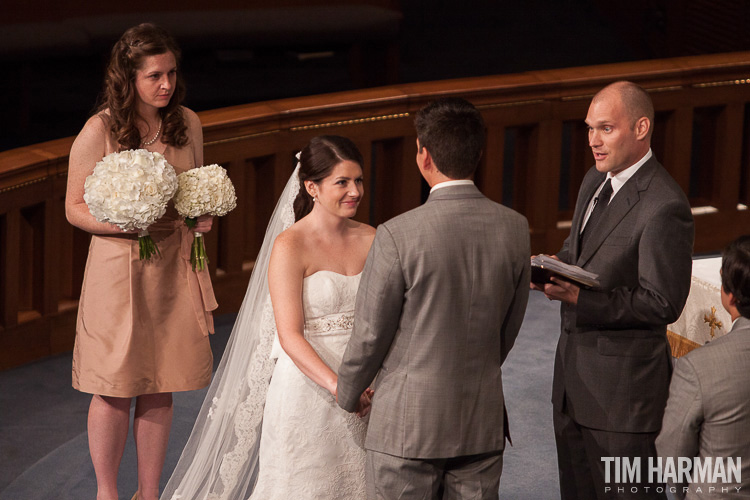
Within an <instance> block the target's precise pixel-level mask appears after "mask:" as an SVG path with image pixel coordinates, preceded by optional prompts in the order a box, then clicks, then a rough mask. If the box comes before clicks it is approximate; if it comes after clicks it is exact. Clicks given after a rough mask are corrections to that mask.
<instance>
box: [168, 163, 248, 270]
mask: <svg viewBox="0 0 750 500" xmlns="http://www.w3.org/2000/svg"><path fill="white" fill-rule="evenodd" d="M177 183H178V185H179V187H178V189H177V194H176V195H175V197H174V206H175V208H176V209H177V212H178V213H179V214H180V216H182V217H185V224H187V226H188V227H189V228H193V227H195V224H196V223H197V221H198V217H200V216H202V215H215V216H219V217H221V216H223V215H226V214H228V213H229V212H231V211H232V210H234V208H235V207H236V206H237V196H236V195H235V192H234V185H233V184H232V181H231V180H230V179H229V176H228V175H227V171H226V170H224V169H223V168H221V167H220V166H219V165H215V164H214V165H207V166H205V167H200V168H193V169H190V170H188V171H187V172H183V173H181V174H180V175H178V176H177ZM190 262H191V263H192V265H193V271H195V270H196V268H197V269H198V270H199V271H202V270H203V269H205V268H206V263H207V262H208V258H207V257H206V247H205V244H204V242H203V234H202V233H200V232H197V231H196V233H195V238H194V239H193V247H192V249H191V250H190Z"/></svg>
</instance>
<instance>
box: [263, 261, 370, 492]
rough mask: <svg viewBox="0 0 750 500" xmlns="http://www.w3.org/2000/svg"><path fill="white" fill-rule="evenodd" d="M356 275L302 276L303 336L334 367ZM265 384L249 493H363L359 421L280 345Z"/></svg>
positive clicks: (348, 322) (350, 316)
mask: <svg viewBox="0 0 750 500" xmlns="http://www.w3.org/2000/svg"><path fill="white" fill-rule="evenodd" d="M360 277H361V275H359V274H358V275H355V276H345V275H343V274H338V273H335V272H332V271H318V272H317V273H315V274H312V275H310V276H308V277H306V278H305V279H304V282H303V287H302V303H303V307H304V313H305V338H306V339H307V341H308V342H310V345H312V347H313V348H314V349H315V351H316V352H317V353H318V355H319V356H320V357H321V358H322V359H323V361H325V362H326V364H328V366H330V367H331V368H332V369H333V370H334V371H338V367H339V365H340V363H341V358H342V356H343V355H344V350H345V349H346V344H347V342H348V341H349V337H350V336H351V333H352V326H353V324H354V301H355V298H356V295H357V287H358V286H359V279H360ZM275 353H276V354H278V356H279V357H278V361H277V362H276V367H275V368H274V372H273V377H272V379H271V384H270V386H269V387H268V394H267V396H266V406H265V410H264V413H263V428H262V432H261V438H260V451H259V476H258V483H257V485H256V487H255V490H254V491H253V494H252V496H251V498H252V499H253V500H275V499H278V500H321V499H326V500H337V499H341V500H352V499H360V498H365V472H364V470H365V469H364V467H365V450H364V438H365V433H366V423H365V421H363V419H360V418H358V417H357V416H355V415H354V414H350V413H347V412H345V411H344V410H342V409H341V408H339V406H338V404H336V401H335V400H334V398H333V396H332V395H331V394H330V393H329V392H328V391H326V390H325V389H323V388H322V387H320V386H319V385H317V384H316V383H314V382H313V381H312V380H310V379H309V378H307V377H306V376H305V375H303V374H302V372H301V371H300V370H299V368H297V366H296V365H295V364H294V363H293V362H292V360H291V359H290V358H289V356H287V354H286V353H285V352H283V350H281V349H278V348H275Z"/></svg>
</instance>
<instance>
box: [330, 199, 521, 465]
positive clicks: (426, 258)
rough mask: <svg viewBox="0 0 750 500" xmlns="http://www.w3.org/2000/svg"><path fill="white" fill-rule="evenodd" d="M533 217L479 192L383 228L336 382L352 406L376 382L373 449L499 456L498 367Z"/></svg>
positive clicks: (512, 331)
mask: <svg viewBox="0 0 750 500" xmlns="http://www.w3.org/2000/svg"><path fill="white" fill-rule="evenodd" d="M529 252H530V250H529V227H528V222H527V221H526V218H525V217H523V216H522V215H520V214H518V213H516V212H514V211H513V210H511V209H509V208H506V207H503V206H502V205H499V204H497V203H494V202H492V201H490V200H488V199H487V198H486V197H485V196H484V195H482V194H481V193H480V191H479V190H478V189H477V188H476V187H475V186H473V185H459V186H451V187H444V188H441V189H437V190H435V191H434V192H432V193H431V194H430V196H429V198H428V200H427V201H426V202H425V204H424V205H422V206H421V207H418V208H416V209H414V210H411V211H409V212H407V213H405V214H402V215H400V216H398V217H396V218H394V219H392V220H390V221H388V222H386V223H385V224H382V225H381V226H380V227H378V230H377V233H376V236H375V241H374V242H373V245H372V248H371V250H370V254H369V255H368V257H367V263H366V264H365V268H364V271H363V276H362V280H361V282H360V286H359V292H358V294H357V302H356V309H355V313H354V331H353V333H352V337H351V340H350V341H349V345H348V347H347V349H346V352H345V354H344V358H343V361H342V363H341V367H340V368H339V378H338V399H339V404H340V405H341V406H342V407H343V408H345V409H347V410H349V411H352V410H353V409H354V408H355V405H356V403H357V399H358V397H359V395H360V394H361V393H362V391H363V390H364V389H365V388H367V387H368V386H370V384H371V383H372V382H373V379H374V378H375V375H376V374H377V375H378V376H377V382H376V383H375V385H374V387H373V388H374V390H375V396H374V399H373V403H372V412H371V414H370V422H369V427H368V431H367V440H366V447H367V449H369V450H373V451H377V452H381V453H386V454H389V455H393V456H398V457H404V458H450V457H458V456H465V455H473V454H478V453H485V452H490V451H497V450H502V449H503V447H504V433H505V426H504V400H503V387H502V373H501V368H500V367H501V365H502V363H503V361H504V360H505V358H506V356H507V355H508V352H509V351H510V349H511V347H513V343H514V342H515V339H516V336H517V334H518V330H519V328H520V327H521V322H522V321H523V316H524V311H525V309H526V302H527V300H528V294H529V255H530V253H529Z"/></svg>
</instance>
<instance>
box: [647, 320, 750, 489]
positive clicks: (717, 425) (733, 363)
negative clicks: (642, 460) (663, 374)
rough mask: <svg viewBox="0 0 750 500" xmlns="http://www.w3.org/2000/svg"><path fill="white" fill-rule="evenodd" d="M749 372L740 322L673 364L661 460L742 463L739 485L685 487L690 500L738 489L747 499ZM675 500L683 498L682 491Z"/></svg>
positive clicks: (747, 331)
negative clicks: (711, 459)
mask: <svg viewBox="0 0 750 500" xmlns="http://www.w3.org/2000/svg"><path fill="white" fill-rule="evenodd" d="M749 366H750V319H747V318H742V317H741V318H739V319H738V320H737V322H736V323H735V325H734V327H733V328H732V330H731V331H730V332H729V333H728V334H726V335H724V336H723V337H719V338H718V339H715V340H712V341H711V342H709V343H708V344H706V345H704V346H702V347H699V348H697V349H695V350H693V351H691V352H689V353H688V354H687V355H686V356H683V357H682V358H680V359H678V360H677V364H676V365H675V372H674V375H673V376H672V384H671V386H670V389H669V400H668V401H667V410H666V412H665V414H664V424H663V425H662V429H661V432H660V433H659V437H658V438H657V439H656V451H657V452H658V453H659V456H661V457H664V458H666V457H675V458H674V463H675V464H677V463H678V461H677V458H676V457H688V458H692V457H701V458H706V457H732V458H733V459H734V460H735V462H736V459H737V457H742V468H741V471H740V475H741V477H742V483H740V484H702V485H701V484H700V483H694V484H692V485H685V486H690V491H689V492H688V494H687V496H686V498H688V499H694V498H719V497H720V495H719V496H717V495H716V494H709V492H710V490H709V487H710V486H714V487H717V486H718V487H722V486H724V487H729V491H730V492H732V493H736V491H735V489H734V486H738V487H741V488H742V489H741V490H740V494H741V495H748V494H750V492H749V491H748V490H750V459H749V458H750V432H749V431H748V430H749V429H750V405H748V401H750V370H748V367H749ZM725 465H726V462H725ZM711 471H713V466H712V467H711ZM698 487H701V488H700V489H701V490H702V494H701V493H697V492H696V490H697V489H698ZM717 491H718V490H717ZM676 496H677V498H685V495H684V494H683V491H682V489H678V491H677V495H676ZM725 496H726V495H725ZM729 498H733V496H732V495H729Z"/></svg>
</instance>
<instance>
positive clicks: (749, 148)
mask: <svg viewBox="0 0 750 500" xmlns="http://www.w3.org/2000/svg"><path fill="white" fill-rule="evenodd" d="M740 170H741V175H740V202H741V203H743V204H744V205H745V206H746V207H747V206H750V104H747V103H746V104H745V119H744V120H743V124H742V158H741V165H740Z"/></svg>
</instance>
